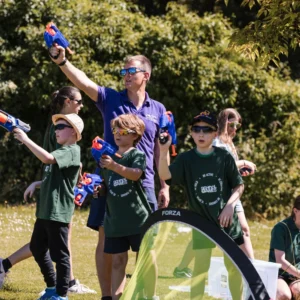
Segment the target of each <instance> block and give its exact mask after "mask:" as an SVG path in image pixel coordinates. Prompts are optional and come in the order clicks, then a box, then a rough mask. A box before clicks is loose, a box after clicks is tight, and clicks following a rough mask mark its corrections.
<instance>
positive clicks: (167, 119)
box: [159, 111, 177, 156]
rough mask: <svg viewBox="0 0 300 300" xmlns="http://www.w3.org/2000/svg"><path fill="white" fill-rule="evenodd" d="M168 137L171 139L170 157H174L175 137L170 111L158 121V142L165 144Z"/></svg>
mask: <svg viewBox="0 0 300 300" xmlns="http://www.w3.org/2000/svg"><path fill="white" fill-rule="evenodd" d="M168 135H170V136H171V137H172V145H171V156H176V155H177V153H176V149H175V146H176V145H177V135H176V128H175V121H174V116H173V114H172V112H171V111H166V112H165V113H164V114H162V115H161V117H160V119H159V142H160V143H161V144H165V143H166V142H167V141H168Z"/></svg>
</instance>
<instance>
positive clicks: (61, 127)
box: [54, 124, 73, 130]
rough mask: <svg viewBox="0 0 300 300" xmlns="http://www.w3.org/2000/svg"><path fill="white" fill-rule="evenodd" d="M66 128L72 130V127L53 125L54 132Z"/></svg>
mask: <svg viewBox="0 0 300 300" xmlns="http://www.w3.org/2000/svg"><path fill="white" fill-rule="evenodd" d="M66 127H67V128H73V127H72V126H70V125H67V124H56V125H54V130H63V129H65V128H66Z"/></svg>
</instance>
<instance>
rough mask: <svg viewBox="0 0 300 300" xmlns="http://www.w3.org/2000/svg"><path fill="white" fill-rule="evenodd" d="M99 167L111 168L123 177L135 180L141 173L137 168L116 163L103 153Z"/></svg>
mask: <svg viewBox="0 0 300 300" xmlns="http://www.w3.org/2000/svg"><path fill="white" fill-rule="evenodd" d="M100 167H101V168H106V169H108V170H112V171H114V172H116V173H118V174H119V175H121V176H122V177H124V178H127V179H129V180H133V181H137V180H139V179H140V177H141V176H142V175H143V170H142V169H139V168H129V167H125V166H122V165H120V164H118V163H116V162H115V161H114V160H113V159H112V158H111V157H110V156H108V155H103V156H102V157H101V159H100Z"/></svg>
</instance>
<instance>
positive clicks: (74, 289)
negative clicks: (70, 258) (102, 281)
mask: <svg viewBox="0 0 300 300" xmlns="http://www.w3.org/2000/svg"><path fill="white" fill-rule="evenodd" d="M75 282H76V283H75V284H74V285H73V286H71V287H70V288H69V289H68V292H69V293H74V294H97V292H96V291H94V290H92V289H90V288H88V287H87V286H86V285H84V284H81V283H80V282H79V280H78V279H75Z"/></svg>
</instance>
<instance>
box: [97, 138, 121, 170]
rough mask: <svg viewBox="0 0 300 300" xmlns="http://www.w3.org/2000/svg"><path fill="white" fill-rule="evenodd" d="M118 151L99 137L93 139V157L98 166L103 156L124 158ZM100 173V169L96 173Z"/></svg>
mask: <svg viewBox="0 0 300 300" xmlns="http://www.w3.org/2000/svg"><path fill="white" fill-rule="evenodd" d="M117 151H118V149H116V148H115V147H113V146H112V145H111V144H109V143H108V142H106V141H104V140H102V139H101V138H100V137H99V136H96V137H95V138H94V139H93V142H92V156H93V157H94V159H95V160H96V162H97V166H98V165H99V161H100V159H101V157H102V156H103V155H109V156H114V155H115V156H117V157H122V156H121V155H120V154H118V153H117ZM98 172H99V169H98V170H97V171H96V173H98Z"/></svg>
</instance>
